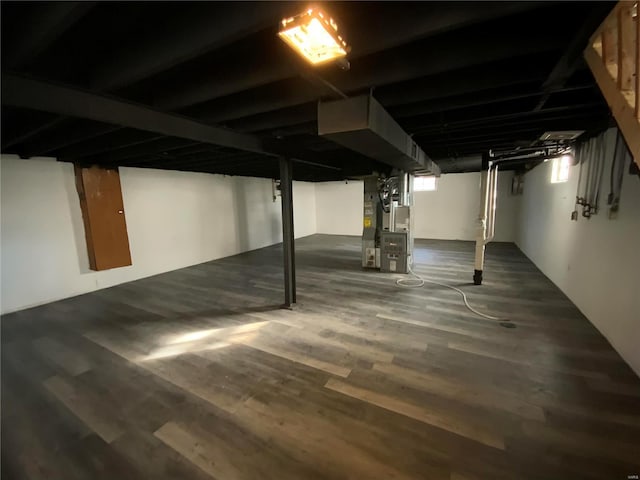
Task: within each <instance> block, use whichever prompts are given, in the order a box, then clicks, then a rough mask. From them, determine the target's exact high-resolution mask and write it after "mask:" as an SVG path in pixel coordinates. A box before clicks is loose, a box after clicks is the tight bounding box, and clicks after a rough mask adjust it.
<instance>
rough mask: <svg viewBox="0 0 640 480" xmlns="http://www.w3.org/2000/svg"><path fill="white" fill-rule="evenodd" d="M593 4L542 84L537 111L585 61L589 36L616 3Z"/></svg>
mask: <svg viewBox="0 0 640 480" xmlns="http://www.w3.org/2000/svg"><path fill="white" fill-rule="evenodd" d="M592 5H593V6H592V8H591V10H590V11H589V12H588V14H587V16H586V18H584V19H582V20H581V21H580V27H579V28H578V31H577V32H576V34H575V35H574V37H573V39H572V40H571V42H569V45H568V46H567V48H566V49H565V50H564V52H563V53H562V56H561V57H560V58H559V59H558V62H557V63H556V64H555V65H554V67H553V69H552V70H551V73H549V76H548V77H547V79H546V80H545V81H544V83H543V84H542V88H543V90H544V95H543V97H542V98H541V99H540V102H538V104H537V105H536V106H535V108H534V110H535V111H538V110H541V109H542V108H543V107H544V105H545V103H546V102H547V100H548V99H549V96H550V95H551V93H553V92H554V91H556V90H558V89H561V88H562V87H564V85H565V84H566V82H567V80H568V79H569V78H570V77H571V75H572V74H573V72H575V70H576V68H577V67H578V65H580V64H581V63H582V62H583V58H582V52H584V49H585V48H586V46H587V42H588V41H589V38H590V37H591V35H592V34H593V32H594V31H596V29H597V28H598V26H599V25H600V23H601V22H602V19H603V18H604V17H606V16H607V15H608V14H609V12H610V11H611V9H612V8H613V6H614V3H613V2H611V3H607V2H594V3H593V4H592Z"/></svg>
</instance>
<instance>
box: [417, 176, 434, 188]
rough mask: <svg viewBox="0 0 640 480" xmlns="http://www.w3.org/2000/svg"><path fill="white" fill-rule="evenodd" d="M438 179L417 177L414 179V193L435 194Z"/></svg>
mask: <svg viewBox="0 0 640 480" xmlns="http://www.w3.org/2000/svg"><path fill="white" fill-rule="evenodd" d="M435 190H436V177H435V176H434V175H429V176H424V177H416V178H414V179H413V191H414V192H435Z"/></svg>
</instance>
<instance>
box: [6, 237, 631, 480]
mask: <svg viewBox="0 0 640 480" xmlns="http://www.w3.org/2000/svg"><path fill="white" fill-rule="evenodd" d="M416 243H417V245H416V247H417V248H416V257H417V266H416V269H415V270H416V271H417V272H418V273H420V274H422V275H424V276H428V277H429V278H432V279H435V280H438V281H445V282H450V283H452V284H455V285H458V286H461V288H463V289H464V290H465V291H466V292H469V299H470V301H471V303H472V305H473V306H474V307H476V308H478V309H481V310H483V311H486V312H488V313H491V314H494V315H500V316H504V317H508V318H509V319H510V320H511V321H512V322H513V323H514V324H515V325H516V328H512V329H507V328H503V327H501V326H500V325H498V323H497V322H494V321H490V320H486V319H483V318H480V317H478V316H476V315H473V314H472V313H471V312H469V311H468V310H466V309H465V308H464V306H463V304H462V302H461V298H460V296H459V295H458V294H456V293H455V292H453V291H451V290H447V289H444V288H442V287H438V286H432V285H427V286H425V287H423V288H418V289H401V288H399V287H397V286H396V285H395V278H397V276H394V275H388V274H381V273H378V272H374V271H364V270H362V269H361V268H360V266H359V259H360V253H359V250H360V242H359V239H358V238H354V237H336V236H323V235H315V236H312V237H307V238H304V239H301V240H298V241H297V242H296V245H297V265H298V272H297V278H298V296H299V304H298V305H297V307H296V308H295V309H294V310H292V311H290V310H283V309H279V308H278V305H279V304H280V303H281V301H282V266H281V265H282V264H281V258H282V257H281V246H280V245H277V246H273V247H269V248H265V249H262V250H257V251H254V252H249V253H246V254H242V255H238V256H234V257H229V258H225V259H222V260H218V261H214V262H209V263H205V264H201V265H197V266H193V267H189V268H185V269H182V270H178V271H174V272H170V273H166V274H162V275H158V276H155V277H151V278H147V279H143V280H139V281H135V282H131V283H127V284H123V285H119V286H116V287H113V288H109V289H106V290H101V291H98V292H93V293H90V294H86V295H82V296H78V297H75V298H70V299H66V300H63V301H59V302H55V303H51V304H48V305H44V306H41V307H38V308H33V309H29V310H24V311H21V312H18V313H14V314H11V315H6V316H4V317H3V318H2V478H3V479H5V480H6V479H14V478H15V479H22V478H29V479H64V480H71V479H109V480H122V479H169V478H171V479H193V480H199V479H211V478H215V479H218V480H232V479H233V480H236V479H241V480H242V479H250V480H254V479H256V480H262V479H274V480H286V479H292V480H307V479H308V480H312V479H325V478H328V479H357V480H368V479H451V480H454V479H455V480H471V479H483V480H484V479H490V480H499V479H511V478H524V479H554V480H555V479H563V480H564V479H574V478H592V479H627V477H628V476H629V475H634V474H640V379H638V377H637V376H636V375H635V374H634V373H633V372H632V371H631V369H630V368H629V367H628V366H627V365H626V364H625V363H624V362H623V361H622V359H621V358H620V357H619V355H618V354H617V353H616V352H615V351H614V350H613V349H612V347H611V346H610V345H609V343H608V342H607V341H606V340H605V339H604V338H603V336H602V335H600V333H598V331H597V330H596V329H595V328H594V327H593V326H592V325H591V324H590V323H589V321H588V320H587V319H586V318H585V317H584V316H583V315H582V314H581V313H580V312H579V311H578V309H577V308H576V307H575V306H574V305H573V304H572V303H571V302H570V301H569V300H568V299H567V298H566V297H565V296H564V295H563V294H562V293H561V292H560V291H559V290H558V289H557V288H556V287H555V286H554V285H553V284H552V283H551V282H550V281H549V280H548V279H547V278H545V277H544V276H543V275H542V274H541V273H540V272H539V271H538V270H537V269H536V268H535V266H534V265H533V264H532V263H531V262H530V261H529V260H528V259H527V258H526V257H525V256H524V255H523V254H522V253H520V251H519V250H518V249H517V248H516V247H515V246H514V245H511V244H491V245H489V247H488V252H487V262H486V270H485V284H484V285H483V286H480V287H478V286H473V285H470V284H469V280H470V279H471V275H472V271H473V244H472V243H469V242H450V241H418V242H416ZM134 261H135V259H134ZM594 294H597V292H594ZM602 301H603V302H606V301H607V299H606V298H603V299H602Z"/></svg>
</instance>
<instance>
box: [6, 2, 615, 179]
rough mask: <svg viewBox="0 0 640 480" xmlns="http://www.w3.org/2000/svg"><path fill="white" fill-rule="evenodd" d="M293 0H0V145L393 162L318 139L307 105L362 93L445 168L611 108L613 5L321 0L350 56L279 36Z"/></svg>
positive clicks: (579, 126) (99, 158) (341, 165)
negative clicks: (597, 34) (589, 62)
mask: <svg viewBox="0 0 640 480" xmlns="http://www.w3.org/2000/svg"><path fill="white" fill-rule="evenodd" d="M306 6H307V4H306V3H297V2H289V3H284V2H283V3H279V2H260V3H248V2H229V3H224V2H197V3H196V2H193V3H189V2H179V3H178V2H176V3H170V2H162V3H160V2H158V3H152V2H127V3H119V2H104V3H100V2H98V3H93V2H78V3H48V2H40V3H12V2H2V4H1V8H2V152H3V153H16V154H19V155H21V156H23V157H25V158H28V157H33V156H42V155H46V156H55V157H57V158H58V159H59V160H62V161H74V162H79V163H82V164H100V165H113V166H115V165H119V166H136V167H149V168H163V169H174V170H188V171H198V172H211V173H222V174H229V175H251V176H263V177H278V175H279V173H278V163H277V156H278V155H288V156H291V157H292V158H294V159H296V162H295V164H294V178H296V179H299V180H316V181H321V180H335V179H342V178H346V177H350V176H356V175H363V174H367V173H370V172H371V171H373V170H377V171H385V170H387V169H388V168H389V167H387V166H385V165H383V164H381V163H378V162H377V161H375V160H373V159H370V158H367V157H365V156H363V155H360V154H357V153H355V152H352V151H350V150H348V149H346V148H344V147H341V146H340V145H338V144H336V143H333V142H331V141H330V140H327V139H323V138H321V137H318V136H317V121H316V117H317V102H318V101H319V100H328V99H335V98H339V96H338V94H337V93H336V90H339V91H340V92H343V93H345V94H347V95H349V96H351V95H356V94H361V93H366V92H372V93H373V95H374V97H375V98H376V99H377V100H378V101H379V102H380V103H381V104H382V105H383V106H384V107H385V108H386V109H387V110H388V111H389V113H390V114H391V115H392V116H393V118H394V119H395V120H396V121H397V122H398V123H399V124H400V125H401V126H402V127H403V128H404V129H405V130H406V131H407V132H408V133H409V134H411V135H412V136H413V139H414V140H415V141H416V143H417V144H418V145H419V146H420V147H421V148H422V149H423V150H424V151H425V152H426V154H427V155H429V156H430V157H431V158H432V159H434V160H435V161H436V162H438V164H439V165H440V167H441V168H442V171H444V172H447V171H466V170H473V169H478V168H479V163H478V162H475V161H471V162H470V161H467V160H465V158H468V157H469V156H477V155H480V154H482V153H483V152H487V151H488V150H489V149H490V148H512V147H515V146H528V145H530V144H531V143H532V141H534V140H535V139H537V138H539V137H540V135H541V134H542V133H543V132H545V131H548V130H586V131H587V132H589V131H598V130H600V129H602V128H603V127H604V126H605V125H607V123H608V122H609V110H608V108H607V105H606V103H605V102H604V100H603V98H602V96H601V94H600V92H599V90H598V88H597V86H596V84H595V82H594V80H593V78H592V76H591V74H590V72H589V70H588V68H587V67H586V65H585V64H584V61H583V59H582V51H583V49H584V47H585V46H586V44H587V41H588V38H589V36H590V35H591V33H592V32H593V31H594V30H595V29H596V28H597V26H598V25H599V24H600V23H601V21H602V20H603V19H604V18H605V16H606V15H607V13H608V12H609V11H610V10H611V8H612V6H613V3H590V2H584V3H582V2H581V3H578V2H570V3H556V2H542V3H525V2H504V3H475V2H474V3H471V2H469V3H466V2H452V3H428V2H424V3H411V4H408V3H403V2H371V3H369V2H335V3H334V2H331V3H326V4H325V5H324V6H325V8H326V10H328V11H329V12H330V13H331V14H332V15H333V16H334V17H335V18H336V19H337V20H338V23H339V25H340V28H341V31H342V32H343V33H344V35H345V37H346V39H347V41H348V42H349V44H350V45H351V47H352V51H351V53H350V55H349V60H350V62H351V69H350V70H346V71H345V70H341V69H340V68H339V67H337V66H335V65H329V66H324V67H320V68H316V69H312V68H311V67H309V66H307V65H306V64H305V63H304V62H303V61H302V60H300V59H299V58H298V57H297V56H296V54H295V53H294V52H293V51H291V50H290V49H289V48H288V47H287V46H286V45H285V44H284V43H283V42H282V41H281V40H280V39H279V38H278V37H277V35H276V32H277V26H278V21H279V20H280V19H281V18H283V17H285V16H290V15H294V14H297V13H299V12H300V11H302V10H303V9H304V8H305V7H306Z"/></svg>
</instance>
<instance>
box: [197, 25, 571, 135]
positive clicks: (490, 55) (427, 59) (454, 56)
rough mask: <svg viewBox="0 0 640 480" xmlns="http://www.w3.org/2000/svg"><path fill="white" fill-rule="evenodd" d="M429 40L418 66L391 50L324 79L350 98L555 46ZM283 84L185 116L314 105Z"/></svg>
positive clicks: (309, 95)
mask: <svg viewBox="0 0 640 480" xmlns="http://www.w3.org/2000/svg"><path fill="white" fill-rule="evenodd" d="M524 33H525V34H526V32H524ZM433 40H434V44H433V45H430V46H429V47H428V48H425V49H424V51H423V53H422V54H421V55H420V57H421V58H420V61H416V56H415V52H413V51H411V50H410V49H404V48H399V49H393V50H390V51H385V52H384V53H382V54H380V55H374V56H372V57H371V58H369V57H367V58H369V60H368V61H366V62H365V61H362V62H360V63H354V64H353V65H352V67H351V70H349V72H336V71H333V72H332V73H331V74H326V75H325V77H326V79H327V80H328V81H329V82H330V83H331V84H333V85H335V86H336V87H337V88H339V89H340V90H341V91H343V92H345V93H347V94H353V93H356V92H359V91H362V90H367V89H369V88H370V87H372V86H380V85H387V84H393V83H398V82H403V81H407V80H412V79H415V78H419V77H424V76H428V75H437V74H441V73H445V72H451V71H455V70H460V69H464V68H468V67H472V66H475V65H479V64H483V63H486V62H495V61H500V60H505V59H509V58H516V57H520V56H523V55H530V54H535V53H540V52H545V51H551V50H553V49H554V48H557V46H558V42H559V41H558V39H557V38H555V37H546V38H542V39H540V38H536V39H535V41H533V40H532V41H525V42H524V44H523V43H520V44H512V43H509V42H504V41H503V40H502V39H498V38H495V39H493V38H490V39H488V40H486V41H483V42H478V43H477V44H473V43H471V44H469V43H468V42H465V41H455V42H453V39H452V38H446V39H437V40H438V41H437V42H436V39H433ZM445 43H446V45H445ZM374 57H375V58H374ZM381 65H384V68H381ZM321 73H322V72H321ZM467 81H468V79H467ZM286 85H289V83H286V84H283V86H268V87H267V88H263V89H262V91H260V92H254V91H250V92H247V93H246V94H239V95H234V96H230V97H226V98H223V99H220V100H219V101H213V102H208V103H205V104H201V105H198V106H197V107H195V108H193V109H189V110H188V112H186V113H188V114H189V115H190V116H194V117H197V118H200V119H203V120H204V121H210V122H226V121H228V120H233V119H238V118H241V117H247V116H251V115H256V114H259V113H264V112H269V111H272V110H276V109H281V108H286V107H292V106H295V105H300V104H303V103H307V102H314V101H316V100H318V98H319V95H318V93H317V91H316V90H314V89H309V88H307V87H301V88H297V89H296V87H295V85H294V84H291V85H289V86H286Z"/></svg>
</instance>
